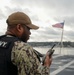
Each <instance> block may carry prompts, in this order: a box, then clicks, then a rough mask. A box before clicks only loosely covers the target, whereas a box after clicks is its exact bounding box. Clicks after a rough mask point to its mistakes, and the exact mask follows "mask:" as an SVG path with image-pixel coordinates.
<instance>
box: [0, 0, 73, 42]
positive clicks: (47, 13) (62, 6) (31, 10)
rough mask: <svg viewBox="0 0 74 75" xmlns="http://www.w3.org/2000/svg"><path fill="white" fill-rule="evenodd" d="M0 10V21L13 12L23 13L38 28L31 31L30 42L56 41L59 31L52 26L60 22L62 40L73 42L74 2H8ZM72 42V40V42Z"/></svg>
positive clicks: (69, 0)
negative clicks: (63, 23) (63, 22)
mask: <svg viewBox="0 0 74 75" xmlns="http://www.w3.org/2000/svg"><path fill="white" fill-rule="evenodd" d="M9 2H10V4H9V5H5V6H4V9H2V8H1V7H0V8H1V10H0V20H1V19H3V18H7V17H8V15H9V14H11V13H13V12H15V11H23V12H25V13H26V14H27V15H28V16H29V17H30V18H31V20H32V23H33V24H36V25H38V26H39V27H40V29H39V30H37V31H32V35H31V39H30V41H49V40H50V41H51V40H52V41H53V40H54V41H55V40H56V41H58V39H59V40H60V37H61V32H62V31H61V29H58V28H53V27H52V24H55V23H57V22H62V21H63V20H65V25H64V40H71V41H72V40H73V37H74V35H73V33H74V10H73V9H74V0H31V1H29V0H21V1H19V0H10V1H9ZM73 41H74V40H73Z"/></svg>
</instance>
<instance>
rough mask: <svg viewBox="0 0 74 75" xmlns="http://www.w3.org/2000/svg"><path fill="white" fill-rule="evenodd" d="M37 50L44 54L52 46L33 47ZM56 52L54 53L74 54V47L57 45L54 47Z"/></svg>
mask: <svg viewBox="0 0 74 75" xmlns="http://www.w3.org/2000/svg"><path fill="white" fill-rule="evenodd" d="M33 48H34V49H35V50H37V51H39V52H40V53H42V54H46V52H47V51H48V50H49V49H50V48H51V47H48V46H47V47H44V46H42V47H33ZM54 50H55V52H54V54H61V55H74V48H72V47H63V48H60V47H56V48H54Z"/></svg>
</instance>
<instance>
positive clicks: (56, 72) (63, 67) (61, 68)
mask: <svg viewBox="0 0 74 75" xmlns="http://www.w3.org/2000/svg"><path fill="white" fill-rule="evenodd" d="M73 63H74V60H73V61H71V62H69V63H67V64H66V65H64V66H61V67H60V68H59V69H57V70H55V71H53V72H51V73H50V75H56V74H58V73H59V72H61V71H62V70H64V69H65V68H67V67H68V66H70V65H71V64H73Z"/></svg>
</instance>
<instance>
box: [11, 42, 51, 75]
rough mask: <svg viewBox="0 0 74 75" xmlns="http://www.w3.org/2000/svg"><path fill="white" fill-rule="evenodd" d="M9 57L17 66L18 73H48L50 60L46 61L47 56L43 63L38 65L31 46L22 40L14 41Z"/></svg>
mask: <svg viewBox="0 0 74 75" xmlns="http://www.w3.org/2000/svg"><path fill="white" fill-rule="evenodd" d="M11 59H12V62H13V64H15V65H16V66H17V67H18V75H28V74H29V75H49V65H50V64H49V62H50V61H47V60H48V58H46V60H45V64H44V65H40V62H39V60H38V58H37V56H36V54H35V53H34V51H33V48H32V47H31V46H29V45H27V44H25V43H24V42H20V41H18V42H15V44H14V47H13V49H12V56H11Z"/></svg>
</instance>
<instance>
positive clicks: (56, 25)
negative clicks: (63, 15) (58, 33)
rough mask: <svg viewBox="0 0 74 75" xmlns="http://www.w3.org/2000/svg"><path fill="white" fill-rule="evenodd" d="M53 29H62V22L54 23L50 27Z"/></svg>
mask: <svg viewBox="0 0 74 75" xmlns="http://www.w3.org/2000/svg"><path fill="white" fill-rule="evenodd" d="M52 26H53V27H57V28H63V27H64V22H61V23H56V24H54V25H52Z"/></svg>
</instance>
